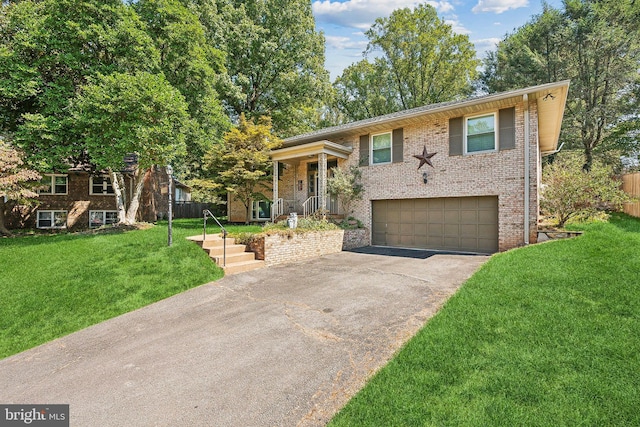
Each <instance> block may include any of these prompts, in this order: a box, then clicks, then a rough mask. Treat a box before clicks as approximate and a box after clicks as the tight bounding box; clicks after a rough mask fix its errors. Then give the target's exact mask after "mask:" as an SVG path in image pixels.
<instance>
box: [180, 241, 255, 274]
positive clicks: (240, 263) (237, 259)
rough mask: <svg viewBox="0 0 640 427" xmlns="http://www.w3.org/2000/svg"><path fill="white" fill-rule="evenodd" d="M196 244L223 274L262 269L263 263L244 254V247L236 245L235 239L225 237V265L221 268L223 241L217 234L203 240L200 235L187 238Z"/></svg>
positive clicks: (247, 253) (250, 255) (252, 254)
mask: <svg viewBox="0 0 640 427" xmlns="http://www.w3.org/2000/svg"><path fill="white" fill-rule="evenodd" d="M187 240H191V241H192V242H194V243H197V244H198V245H199V246H200V247H201V248H202V249H203V250H204V251H205V252H207V253H208V254H209V257H210V258H211V260H212V261H213V262H215V263H216V264H218V265H219V266H220V267H222V269H223V270H224V274H235V273H241V272H243V271H251V270H255V269H258V268H262V267H264V261H260V260H256V254H255V253H253V252H246V250H247V247H246V245H236V244H235V239H233V238H230V237H227V239H226V240H227V249H226V251H227V252H226V263H225V264H226V265H225V266H224V267H223V266H222V264H223V253H224V247H223V245H224V240H223V239H222V236H220V235H218V234H208V235H207V236H206V238H205V239H203V238H202V235H199V236H190V237H187Z"/></svg>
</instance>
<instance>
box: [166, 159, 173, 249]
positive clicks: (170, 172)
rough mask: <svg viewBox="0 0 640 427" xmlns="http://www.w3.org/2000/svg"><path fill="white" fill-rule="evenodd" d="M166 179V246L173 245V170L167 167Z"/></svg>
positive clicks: (169, 166)
mask: <svg viewBox="0 0 640 427" xmlns="http://www.w3.org/2000/svg"><path fill="white" fill-rule="evenodd" d="M167 177H168V178H169V226H168V227H167V234H168V246H171V245H172V244H173V228H172V225H173V224H172V222H173V168H172V167H171V165H167Z"/></svg>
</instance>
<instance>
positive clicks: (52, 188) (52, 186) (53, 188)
mask: <svg viewBox="0 0 640 427" xmlns="http://www.w3.org/2000/svg"><path fill="white" fill-rule="evenodd" d="M57 176H62V177H64V178H65V180H66V181H67V185H66V186H65V187H66V191H65V192H64V193H56V192H55V191H56V185H55V184H56V181H55V178H56V177H57ZM44 177H47V178H49V179H50V180H51V182H50V183H49V187H50V191H49V192H48V193H45V192H43V191H44V190H38V194H42V195H43V196H65V195H67V194H69V175H67V174H62V173H54V174H51V173H46V174H44V175H43V178H44Z"/></svg>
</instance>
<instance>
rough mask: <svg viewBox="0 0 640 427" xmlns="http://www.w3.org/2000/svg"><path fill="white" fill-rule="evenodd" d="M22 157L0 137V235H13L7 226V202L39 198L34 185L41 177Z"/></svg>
mask: <svg viewBox="0 0 640 427" xmlns="http://www.w3.org/2000/svg"><path fill="white" fill-rule="evenodd" d="M22 157H23V154H22V153H21V152H20V151H19V150H16V149H15V148H14V147H12V146H11V145H10V144H9V143H8V142H7V141H6V138H4V137H2V136H0V235H3V234H4V235H9V234H11V233H10V232H9V230H7V227H6V226H5V219H4V210H5V203H6V200H14V201H19V200H22V199H26V198H34V197H37V196H38V194H37V193H36V192H35V191H33V185H34V184H36V183H37V181H38V180H39V179H40V175H39V174H38V173H37V172H36V171H34V170H31V169H29V168H28V167H26V166H25V164H24V161H23V160H22Z"/></svg>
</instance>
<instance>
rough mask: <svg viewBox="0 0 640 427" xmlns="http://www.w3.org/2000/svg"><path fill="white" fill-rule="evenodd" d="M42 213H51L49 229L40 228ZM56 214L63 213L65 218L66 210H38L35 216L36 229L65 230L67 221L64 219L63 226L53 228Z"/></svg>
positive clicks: (45, 228) (46, 228)
mask: <svg viewBox="0 0 640 427" xmlns="http://www.w3.org/2000/svg"><path fill="white" fill-rule="evenodd" d="M43 212H50V213H51V226H49V227H41V226H40V213H43ZM56 213H63V214H64V215H65V217H66V216H67V215H68V213H67V211H66V210H63V209H58V210H55V209H43V210H38V212H37V214H36V228H40V229H44V230H48V229H62V228H67V220H66V218H65V221H64V225H62V226H59V227H56V226H55V215H56Z"/></svg>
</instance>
